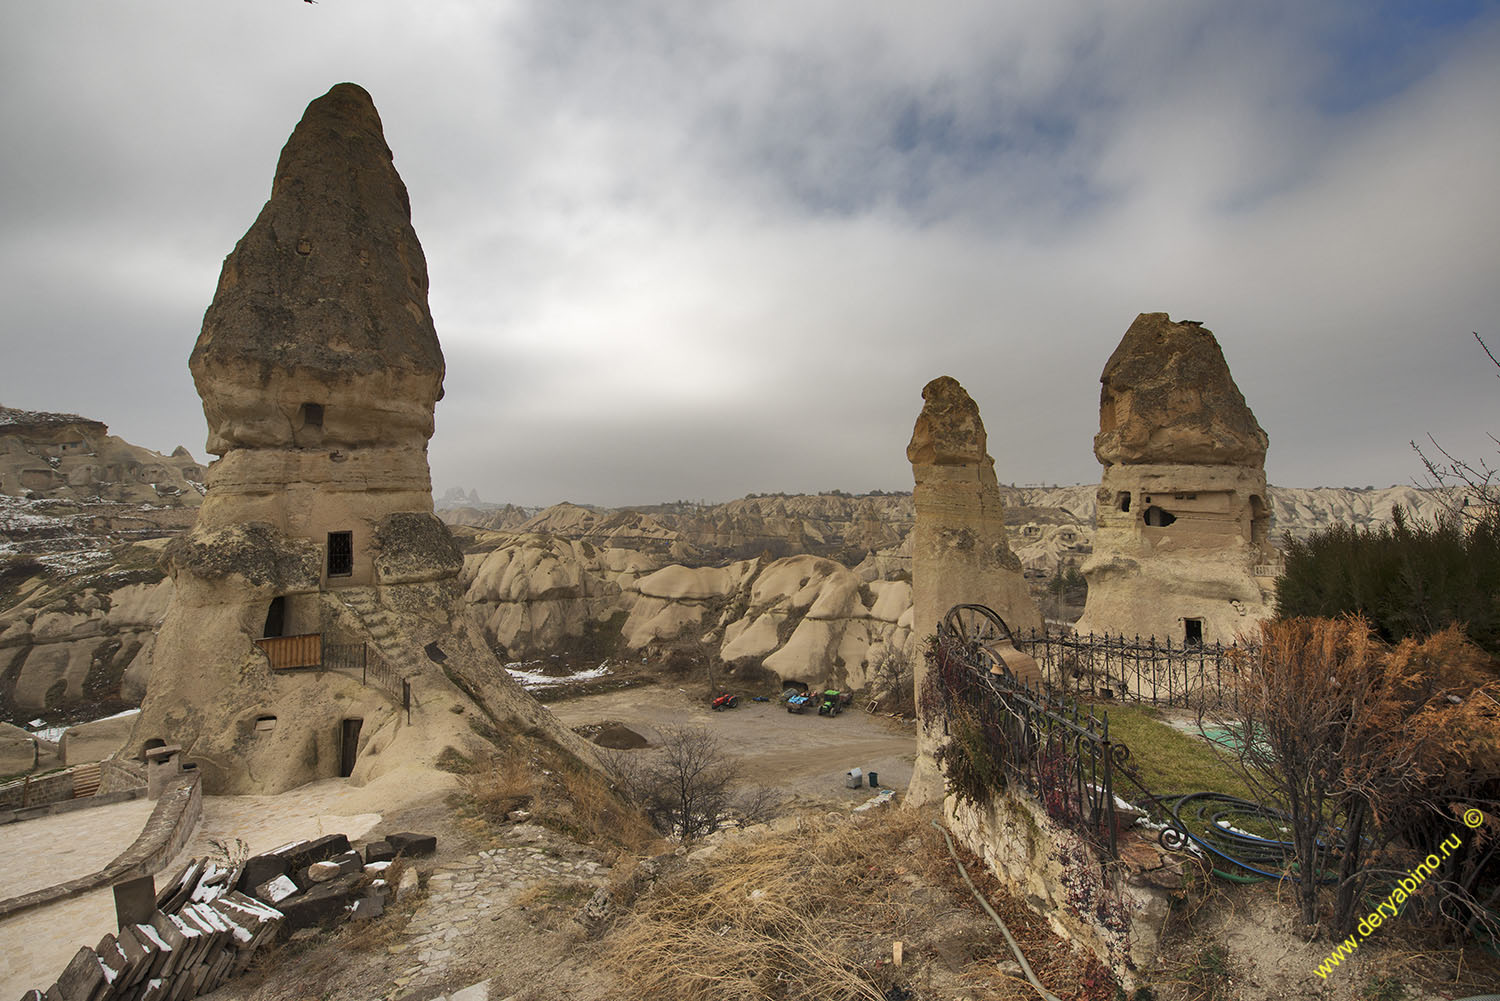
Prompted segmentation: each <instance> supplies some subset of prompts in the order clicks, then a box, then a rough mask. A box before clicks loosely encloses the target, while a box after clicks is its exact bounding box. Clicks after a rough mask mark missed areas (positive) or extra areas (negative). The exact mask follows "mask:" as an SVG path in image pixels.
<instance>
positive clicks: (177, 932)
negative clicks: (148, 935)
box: [147, 911, 188, 977]
mask: <svg viewBox="0 0 1500 1001" xmlns="http://www.w3.org/2000/svg"><path fill="white" fill-rule="evenodd" d="M147 924H149V925H150V926H151V928H152V930H153V931H155V932H156V937H157V938H159V939H161V940H162V941H163V942H165V943H166V944H167V947H168V948H169V949H170V950H171V958H170V959H169V960H168V961H167V963H165V964H164V965H163V966H162V967H161V972H160V973H158V974H157V976H164V977H170V976H171V975H172V974H174V973H176V972H177V971H178V970H180V969H182V965H183V955H184V953H185V952H186V951H187V946H188V939H187V936H186V935H184V934H183V933H182V929H181V928H180V927H178V925H177V923H176V922H175V921H173V920H172V919H171V918H169V917H168V916H167V915H165V914H163V913H162V912H161V911H157V912H156V913H155V914H152V915H151V917H150V919H149V920H148V921H147Z"/></svg>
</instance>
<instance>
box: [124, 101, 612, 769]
mask: <svg viewBox="0 0 1500 1001" xmlns="http://www.w3.org/2000/svg"><path fill="white" fill-rule="evenodd" d="M189 367H190V368H191V370H192V374H193V381H194V383H195V384H196V386H197V388H198V393H199V395H200V396H201V397H202V398H203V412H204V416H205V417H206V418H207V419H208V426H209V439H208V449H209V451H210V452H213V453H215V454H217V455H219V456H221V458H220V459H219V460H218V461H217V462H215V463H214V464H213V465H212V466H211V467H210V469H209V471H208V476H207V484H208V494H207V497H206V498H205V499H204V502H203V505H202V507H201V508H200V510H199V514H198V520H197V523H196V524H195V525H194V527H193V530H192V531H191V532H190V533H188V534H187V535H185V536H183V537H182V538H179V539H177V540H175V541H174V542H173V543H172V544H171V545H170V546H169V547H168V549H167V551H166V554H165V560H166V563H167V566H168V569H169V570H170V572H171V574H172V577H173V580H174V583H175V588H174V597H173V603H172V606H171V608H170V609H169V610H168V612H167V616H166V618H165V620H164V621H163V623H162V626H161V629H160V631H159V632H158V635H157V638H156V644H155V647H154V649H153V653H152V667H151V676H150V679H149V681H148V683H147V690H146V697H145V699H144V700H143V701H142V705H141V714H140V717H139V718H138V721H137V723H136V727H135V731H134V733H133V734H132V743H133V745H134V746H133V747H132V748H131V750H132V752H137V753H138V752H140V751H142V750H143V749H144V748H145V747H147V746H151V745H156V744H160V743H167V744H180V745H181V746H182V748H183V756H184V758H185V759H187V760H189V761H193V762H196V763H197V764H198V766H199V767H200V768H201V769H202V772H203V775H204V781H205V788H206V789H207V791H209V792H214V793H269V792H279V791H282V790H284V789H288V788H291V787H293V786H297V785H301V784H303V783H305V782H309V781H312V780H314V779H319V778H332V777H339V776H342V777H347V778H351V779H352V780H354V781H357V782H364V781H369V780H371V779H374V778H376V777H379V776H382V775H388V774H391V773H393V772H404V770H406V769H408V768H419V769H420V768H424V767H429V766H431V765H432V764H433V762H434V761H435V760H436V758H437V756H438V755H439V754H440V753H441V752H442V751H443V749H444V748H448V747H452V748H454V749H455V750H457V751H459V752H460V753H464V754H466V755H469V756H473V755H475V754H483V753H485V752H486V750H493V748H492V747H491V746H489V745H488V744H487V742H486V740H485V739H484V738H483V737H481V736H479V734H480V733H482V732H488V733H491V734H494V733H496V732H503V731H504V730H505V729H506V728H507V727H508V726H510V725H512V724H514V725H515V727H516V728H517V729H521V730H525V731H527V732H529V733H532V734H541V735H545V736H547V737H549V738H550V739H552V740H553V741H554V742H555V743H557V744H559V745H561V746H563V747H565V748H566V749H567V750H569V751H570V752H571V753H573V754H575V755H577V756H579V757H581V758H582V759H584V760H591V759H592V752H591V751H590V750H589V749H588V746H587V745H586V744H584V742H582V741H581V740H580V739H578V738H577V737H576V736H575V735H573V734H572V733H570V732H568V731H567V730H566V729H565V728H563V727H561V726H560V725H559V724H558V723H557V721H556V719H555V718H554V717H552V715H551V714H550V713H548V712H547V711H546V710H545V709H544V708H542V707H541V706H539V705H538V704H537V703H536V702H535V701H534V700H532V699H531V698H530V697H529V696H527V695H526V694H525V693H524V692H522V691H521V690H520V689H519V687H518V686H517V685H516V684H515V683H514V682H513V681H511V680H510V678H509V676H508V675H506V673H505V672H504V670H503V669H502V668H501V666H500V664H499V663H498V662H497V661H496V660H495V657H494V654H493V653H492V652H491V651H490V649H489V647H488V646H487V644H486V643H485V642H484V639H483V636H482V634H481V633H480V631H479V629H478V628H477V625H476V624H475V623H472V622H470V621H469V620H468V616H467V611H466V608H465V605H464V602H463V594H462V589H461V587H460V584H459V579H458V575H459V572H460V571H461V569H462V567H463V556H462V553H461V552H460V551H459V549H458V547H457V545H456V544H455V543H454V541H453V538H452V536H451V535H450V534H449V532H448V530H447V528H446V526H444V525H443V524H442V522H441V521H439V520H438V519H437V518H436V516H435V515H434V514H433V505H432V488H431V477H430V474H429V471H428V466H427V441H428V439H429V438H430V437H431V436H432V433H433V408H434V405H435V404H436V402H437V401H438V400H439V399H441V398H442V395H443V372H444V369H443V353H442V349H441V348H440V347H439V345H438V339H437V333H436V331H435V330H434V328H433V323H432V315H431V313H430V312H429V310H428V306H427V265H426V261H425V259H424V257H423V255H422V247H421V244H420V243H418V241H417V235H416V233H415V232H414V231H413V230H412V226H411V209H410V203H409V202H408V199H407V193H406V186H405V185H404V184H403V183H402V181H401V178H400V176H399V175H398V174H397V173H396V169H395V166H394V164H393V162H392V157H391V151H390V148H389V147H388V146H386V143H385V138H384V135H383V134H382V130H381V123H380V116H379V115H378V114H377V113H376V111H375V106H374V104H373V103H372V102H371V100H370V95H369V94H367V93H366V92H365V91H364V90H363V89H362V88H360V87H357V86H355V85H354V84H349V83H343V84H339V85H338V86H336V87H334V88H333V89H332V90H330V91H329V92H328V93H327V94H325V95H323V96H322V97H320V98H318V99H317V100H315V101H314V102H313V103H312V104H310V105H309V106H308V108H307V112H306V114H304V115H303V117H302V120H301V122H299V123H298V125H297V127H296V129H295V131H293V133H292V136H291V138H290V139H289V140H288V141H287V144H286V146H285V148H284V149H283V150H282V153H281V158H280V161H279V162H278V164H277V167H276V178H275V182H274V184H273V186H272V189H271V198H270V200H269V201H268V202H266V205H265V207H264V208H263V209H262V210H261V212H260V215H259V217H258V218H257V219H256V220H255V223H254V225H252V226H251V227H250V229H249V231H248V232H247V233H246V234H245V236H244V238H243V239H241V240H240V242H239V243H238V244H237V245H236V246H235V248H234V251H233V252H232V253H231V254H230V255H229V257H228V258H227V259H226V260H225V261H224V268H223V271H222V273H221V275H220V278H219V286H218V290H217V292H216V293H215V295H214V299H213V303H212V305H210V306H209V308H208V311H207V313H205V315H204V318H203V330H202V333H201V334H200V336H199V337H198V341H197V344H196V345H195V346H194V348H193V352H192V357H191V359H190V362H189ZM308 667H319V668H320V670H317V671H309V670H298V669H299V668H308ZM407 685H409V686H410V693H411V699H412V706H413V707H414V708H412V709H410V710H408V709H407V707H406V706H405V705H404V704H403V703H404V701H405V696H406V691H405V688H406V686H407ZM470 721H474V723H475V725H473V726H471V725H470Z"/></svg>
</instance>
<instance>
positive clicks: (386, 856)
mask: <svg viewBox="0 0 1500 1001" xmlns="http://www.w3.org/2000/svg"><path fill="white" fill-rule="evenodd" d="M395 857H396V849H395V848H393V847H392V846H391V843H390V842H389V841H387V840H385V839H384V838H381V839H380V840H379V841H371V842H370V843H369V844H367V845H365V862H367V863H368V862H390V861H392V860H394V859H395Z"/></svg>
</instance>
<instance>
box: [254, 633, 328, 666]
mask: <svg viewBox="0 0 1500 1001" xmlns="http://www.w3.org/2000/svg"><path fill="white" fill-rule="evenodd" d="M255 645H256V646H258V647H260V648H261V650H263V651H265V654H266V659H267V660H269V661H270V662H271V670H273V671H289V670H292V669H293V668H298V667H322V666H323V634H322V633H304V634H302V635H301V636H267V637H266V638H265V639H259V640H256V641H255Z"/></svg>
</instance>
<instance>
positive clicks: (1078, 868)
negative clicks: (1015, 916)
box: [943, 790, 1183, 990]
mask: <svg viewBox="0 0 1500 1001" xmlns="http://www.w3.org/2000/svg"><path fill="white" fill-rule="evenodd" d="M943 814H944V818H945V819H946V821H947V823H948V828H949V829H950V830H951V831H952V832H953V835H954V837H956V838H958V839H959V840H960V841H962V842H963V843H964V844H965V845H967V846H968V848H969V850H970V851H972V852H974V854H976V855H978V856H979V857H980V858H981V859H983V860H984V862H985V865H986V866H988V867H989V869H990V871H992V872H994V873H995V875H996V876H997V877H999V879H1000V881H1001V882H1002V883H1004V884H1006V885H1007V886H1008V887H1010V888H1011V889H1012V890H1013V891H1015V892H1016V894H1017V895H1018V896H1021V897H1022V898H1024V899H1025V901H1026V903H1027V904H1028V905H1029V906H1030V907H1031V908H1032V910H1034V911H1036V912H1037V913H1038V914H1040V915H1042V916H1044V917H1045V918H1046V919H1047V923H1048V924H1049V925H1051V927H1052V930H1053V931H1055V932H1056V933H1057V934H1058V935H1060V936H1061V937H1062V938H1064V939H1066V940H1067V941H1070V942H1075V943H1077V944H1078V945H1081V946H1082V947H1084V948H1085V949H1088V950H1089V951H1090V952H1092V953H1094V955H1096V956H1097V957H1098V958H1099V961H1100V962H1102V963H1104V964H1105V965H1107V966H1109V967H1110V968H1111V969H1113V970H1114V972H1115V975H1116V976H1117V977H1119V978H1120V981H1121V983H1122V984H1124V985H1125V987H1126V989H1127V990H1130V989H1133V988H1134V986H1135V984H1136V971H1138V970H1142V969H1147V968H1149V966H1150V965H1151V963H1152V962H1153V961H1154V959H1155V957H1156V953H1157V951H1158V948H1159V938H1160V934H1161V930H1162V926H1163V925H1164V924H1165V922H1166V919H1167V912H1168V910H1169V908H1170V899H1171V894H1172V893H1173V892H1174V891H1176V890H1178V889H1179V888H1180V887H1181V886H1182V883H1183V870H1182V862H1181V857H1180V856H1175V855H1171V854H1169V853H1168V852H1166V851H1165V849H1162V848H1161V847H1160V846H1159V845H1158V844H1157V842H1156V840H1155V838H1154V837H1147V836H1145V833H1149V832H1145V833H1142V832H1136V831H1124V832H1122V833H1121V835H1120V837H1119V855H1120V857H1119V859H1117V860H1111V861H1108V862H1106V861H1101V860H1100V858H1099V857H1098V855H1097V853H1096V852H1095V851H1094V849H1093V848H1092V846H1090V845H1089V844H1088V843H1087V842H1086V841H1084V840H1083V839H1082V838H1080V837H1079V836H1078V835H1077V834H1075V833H1073V832H1072V831H1070V830H1067V829H1066V828H1063V827H1060V826H1059V825H1057V824H1055V823H1053V821H1052V819H1051V818H1050V817H1048V816H1047V813H1046V811H1045V810H1044V809H1042V807H1041V806H1040V804H1038V803H1037V802H1036V801H1035V800H1033V799H1032V798H1031V797H1030V796H1028V795H1026V794H1024V793H1017V792H1015V791H1014V790H1007V791H1005V792H998V793H995V794H994V796H993V797H992V799H991V801H990V803H989V804H988V805H986V806H983V807H977V806H975V805H973V804H971V803H965V802H960V801H958V800H957V799H956V798H955V797H953V796H949V797H947V798H946V799H945V800H944V802H943Z"/></svg>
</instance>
